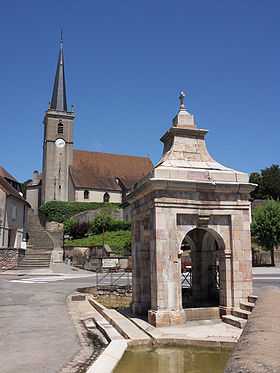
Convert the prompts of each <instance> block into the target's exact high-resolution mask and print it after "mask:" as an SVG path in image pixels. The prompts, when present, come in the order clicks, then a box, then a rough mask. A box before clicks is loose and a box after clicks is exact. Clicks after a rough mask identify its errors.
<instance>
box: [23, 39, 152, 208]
mask: <svg viewBox="0 0 280 373" xmlns="http://www.w3.org/2000/svg"><path fill="white" fill-rule="evenodd" d="M74 119H75V113H74V111H73V108H71V110H70V111H69V110H68V107H67V96H66V82H65V73H64V54H63V43H62V40H61V41H60V50H59V56H58V62H57V68H56V74H55V79H54V86H53V92H52V98H51V102H50V104H49V107H48V110H47V111H46V113H45V116H44V122H43V123H44V140H43V167H42V172H41V173H40V172H38V171H34V172H33V176H32V180H29V181H28V182H27V188H26V200H27V201H28V202H29V204H30V205H31V206H32V208H33V210H34V211H35V212H36V211H37V209H38V208H39V207H40V206H41V205H42V204H44V203H45V202H48V201H78V202H112V203H122V202H124V199H125V196H126V194H127V193H128V191H129V190H130V189H131V187H132V186H133V185H134V184H135V183H136V182H137V181H139V180H140V179H142V178H143V177H144V176H146V175H147V174H148V173H149V172H150V171H151V170H152V168H153V165H152V162H151V160H150V159H149V158H147V157H138V156H130V155H120V154H110V153H101V152H91V151H85V150H76V149H74V138H73V125H74Z"/></svg>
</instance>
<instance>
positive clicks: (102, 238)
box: [65, 230, 131, 255]
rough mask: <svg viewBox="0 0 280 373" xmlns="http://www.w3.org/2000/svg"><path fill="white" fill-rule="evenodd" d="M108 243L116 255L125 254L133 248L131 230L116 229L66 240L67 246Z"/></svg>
mask: <svg viewBox="0 0 280 373" xmlns="http://www.w3.org/2000/svg"><path fill="white" fill-rule="evenodd" d="M103 243H104V244H108V245H109V246H110V247H111V249H112V250H113V252H114V254H116V255H125V254H126V252H127V251H128V252H129V251H130V250H131V232H130V231H128V230H125V231H115V232H105V233H103V234H97V235H94V236H89V237H85V238H82V239H76V240H69V241H65V245H66V246H89V247H90V246H97V245H98V246H99V245H100V246H101V245H103Z"/></svg>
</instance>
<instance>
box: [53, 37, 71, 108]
mask: <svg viewBox="0 0 280 373" xmlns="http://www.w3.org/2000/svg"><path fill="white" fill-rule="evenodd" d="M50 109H51V110H56V111H64V112H67V101H66V85H65V75H64V56H63V39H62V31H61V37H60V50H59V55H58V61H57V67H56V74H55V80H54V86H53V93H52V100H51V104H50Z"/></svg>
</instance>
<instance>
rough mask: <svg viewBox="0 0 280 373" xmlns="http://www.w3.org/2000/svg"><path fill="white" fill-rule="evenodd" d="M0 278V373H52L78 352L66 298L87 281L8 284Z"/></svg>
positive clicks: (77, 343) (91, 283) (7, 278)
mask: <svg viewBox="0 0 280 373" xmlns="http://www.w3.org/2000/svg"><path fill="white" fill-rule="evenodd" d="M13 279H16V280H18V279H19V278H18V277H15V276H3V275H1V276H0V294H1V297H0V334H1V338H0V372H1V373H16V372H22V373H55V372H59V370H60V369H61V368H62V367H63V366H64V365H65V364H66V363H67V362H68V361H69V360H71V358H72V357H73V356H74V355H75V354H76V353H77V352H78V351H79V349H80V346H79V340H78V337H77V335H76V331H75V328H74V325H73V323H72V321H71V319H70V316H69V315H68V311H67V307H66V297H67V296H68V295H69V294H71V293H72V292H73V291H75V290H76V289H77V288H78V287H86V286H92V285H93V282H94V281H92V280H93V279H91V278H88V277H87V278H75V279H67V280H64V281H52V282H44V283H40V282H34V283H24V282H21V283H20V282H11V280H13Z"/></svg>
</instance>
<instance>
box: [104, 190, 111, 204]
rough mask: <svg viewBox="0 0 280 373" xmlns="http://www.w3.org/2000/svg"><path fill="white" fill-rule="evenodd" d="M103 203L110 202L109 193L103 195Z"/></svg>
mask: <svg viewBox="0 0 280 373" xmlns="http://www.w3.org/2000/svg"><path fill="white" fill-rule="evenodd" d="M103 202H104V203H108V202H110V194H109V193H107V192H106V193H104V195H103Z"/></svg>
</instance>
